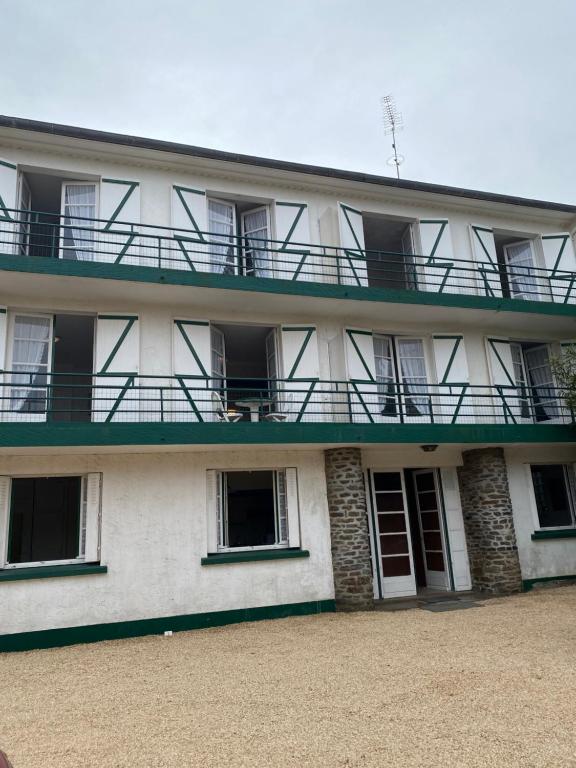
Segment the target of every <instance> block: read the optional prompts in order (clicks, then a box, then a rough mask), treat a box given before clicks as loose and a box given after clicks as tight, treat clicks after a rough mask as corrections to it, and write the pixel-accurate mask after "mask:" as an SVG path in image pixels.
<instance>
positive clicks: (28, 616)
mask: <svg viewBox="0 0 576 768" xmlns="http://www.w3.org/2000/svg"><path fill="white" fill-rule="evenodd" d="M287 466H291V467H296V468H297V472H298V489H299V497H300V524H301V546H302V548H303V549H308V550H309V551H310V557H309V558H301V559H300V558H297V559H288V560H271V561H263V562H249V563H234V564H229V565H213V566H202V565H201V564H200V559H201V558H202V557H203V556H205V555H206V554H207V514H206V483H205V480H206V470H207V469H209V468H216V469H218V468H222V469H226V468H228V469H234V468H237V469H250V468H254V469H256V468H274V467H287ZM85 472H102V473H103V500H102V548H101V562H102V564H105V565H107V566H108V573H107V574H103V575H100V574H99V575H88V576H75V577H70V578H56V579H42V580H37V581H36V580H27V581H13V582H2V583H0V634H8V633H13V632H26V631H33V630H41V629H49V628H58V627H67V626H76V625H83V624H95V623H106V622H117V621H126V620H131V619H145V618H154V617H159V616H173V615H180V614H191V613H203V612H209V611H225V610H230V609H236V608H243V607H256V606H268V605H279V604H286V603H298V602H307V601H313V600H329V599H333V597H334V589H333V582H332V563H331V554H330V526H329V519H328V510H327V504H326V483H325V479H324V478H325V475H324V457H323V454H322V451H290V452H271V451H257V450H251V451H250V455H249V456H247V455H246V453H245V452H244V451H238V452H235V453H218V452H214V453H180V454H177V453H164V454H147V455H144V454H141V455H106V456H104V455H100V456H77V457H73V456H70V457H64V456H61V457H56V456H53V457H48V456H35V457H17V458H16V457H12V458H3V459H1V460H0V474H3V475H10V474H17V475H26V474H30V475H48V474H51V473H60V474H65V473H71V474H74V473H85Z"/></svg>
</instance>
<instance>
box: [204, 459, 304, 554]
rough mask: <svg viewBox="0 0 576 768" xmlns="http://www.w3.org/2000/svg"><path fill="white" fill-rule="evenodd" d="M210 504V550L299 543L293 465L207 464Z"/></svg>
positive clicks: (281, 545) (244, 548) (294, 544)
mask: <svg viewBox="0 0 576 768" xmlns="http://www.w3.org/2000/svg"><path fill="white" fill-rule="evenodd" d="M208 504H209V507H210V521H211V522H210V528H211V530H214V531H215V532H216V537H215V539H214V540H213V541H211V542H210V543H209V547H210V550H211V551H227V550H232V549H233V550H251V549H271V548H277V547H299V546H300V537H299V521H298V495H297V489H296V470H295V469H274V470H272V469H258V470H233V471H227V472H219V471H216V470H211V471H209V473H208ZM210 538H212V537H210Z"/></svg>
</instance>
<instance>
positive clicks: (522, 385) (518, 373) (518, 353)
mask: <svg viewBox="0 0 576 768" xmlns="http://www.w3.org/2000/svg"><path fill="white" fill-rule="evenodd" d="M510 352H511V354H512V363H513V365H514V381H515V382H516V387H517V389H518V398H519V400H520V418H522V419H529V418H530V417H531V416H532V414H531V412H530V402H529V400H528V387H527V381H526V374H525V372H524V361H523V355H522V347H521V346H520V344H510ZM511 408H512V411H514V410H515V409H514V406H513V405H511Z"/></svg>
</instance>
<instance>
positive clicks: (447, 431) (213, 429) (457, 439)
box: [0, 421, 576, 448]
mask: <svg viewBox="0 0 576 768" xmlns="http://www.w3.org/2000/svg"><path fill="white" fill-rule="evenodd" d="M488 442H490V443H495V444H501V445H513V444H515V443H540V444H543V445H545V444H550V443H562V444H574V445H576V429H575V428H574V426H573V425H569V424H398V423H394V424H392V423H386V424H366V423H364V424H341V423H314V422H298V423H297V422H288V421H285V422H281V423H280V422H258V423H253V422H248V421H239V422H237V423H235V424H232V423H228V422H203V423H201V424H194V423H192V424H191V423H188V422H173V423H166V422H165V423H162V422H149V423H144V422H134V423H127V422H115V423H108V424H106V423H104V422H92V423H89V424H84V423H81V422H49V423H46V422H36V423H34V422H32V423H29V424H26V423H23V422H14V423H4V424H2V429H0V447H5V448H6V447H10V448H14V447H35V448H39V447H47V446H52V447H59V446H63V445H66V446H98V445H102V446H108V445H268V444H281V445H291V444H298V443H309V444H317V443H321V444H328V445H339V444H345V445H348V444H362V443H367V444H392V443H398V444H412V443H416V444H422V443H449V444H455V445H457V444H460V443H488Z"/></svg>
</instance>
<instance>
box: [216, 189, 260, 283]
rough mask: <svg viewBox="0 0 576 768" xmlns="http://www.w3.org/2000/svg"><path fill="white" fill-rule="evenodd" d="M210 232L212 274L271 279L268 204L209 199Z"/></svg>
mask: <svg viewBox="0 0 576 768" xmlns="http://www.w3.org/2000/svg"><path fill="white" fill-rule="evenodd" d="M208 232H209V235H210V245H209V252H210V264H211V271H212V272H219V273H221V274H230V275H235V274H242V275H254V276H256V277H269V276H270V272H271V265H270V251H269V247H270V246H269V240H270V238H271V232H270V210H269V208H268V206H267V205H262V204H261V203H257V204H255V203H246V202H235V201H232V200H221V199H218V200H217V199H215V198H209V199H208Z"/></svg>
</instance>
